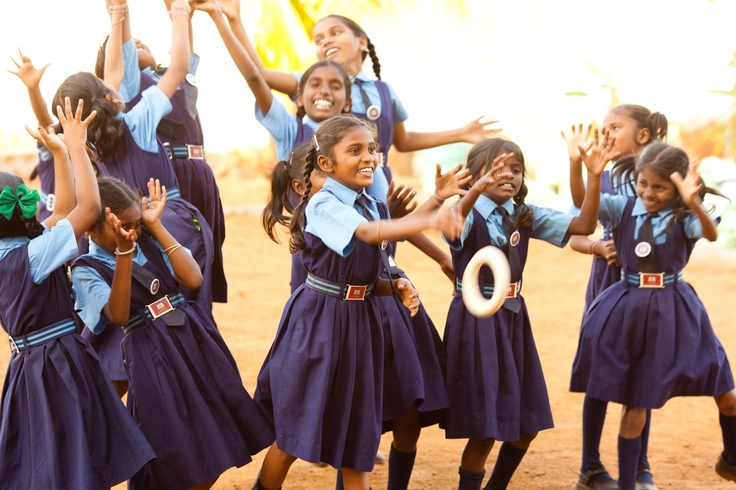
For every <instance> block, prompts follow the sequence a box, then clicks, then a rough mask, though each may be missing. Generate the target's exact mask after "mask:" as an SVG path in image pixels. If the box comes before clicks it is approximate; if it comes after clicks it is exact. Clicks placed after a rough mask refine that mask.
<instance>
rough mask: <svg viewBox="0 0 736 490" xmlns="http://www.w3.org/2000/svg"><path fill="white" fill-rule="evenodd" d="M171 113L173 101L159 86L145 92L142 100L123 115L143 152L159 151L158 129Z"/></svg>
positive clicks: (149, 88)
mask: <svg viewBox="0 0 736 490" xmlns="http://www.w3.org/2000/svg"><path fill="white" fill-rule="evenodd" d="M170 112H171V101H170V100H169V98H168V97H167V96H166V94H164V93H163V92H162V91H161V89H160V88H158V87H157V86H155V85H154V86H152V87H148V88H147V89H146V90H144V91H143V94H142V95H141V100H140V101H139V102H138V103H137V104H136V105H135V106H133V108H132V109H131V110H129V111H128V112H126V113H125V114H123V118H124V119H125V122H126V124H127V125H128V129H130V133H131V135H132V136H133V139H134V140H135V142H136V144H137V145H138V146H139V147H140V148H142V149H143V150H146V151H150V152H155V151H158V139H157V138H156V127H157V126H158V123H159V122H161V119H163V118H164V116H166V115H167V114H168V113H170Z"/></svg>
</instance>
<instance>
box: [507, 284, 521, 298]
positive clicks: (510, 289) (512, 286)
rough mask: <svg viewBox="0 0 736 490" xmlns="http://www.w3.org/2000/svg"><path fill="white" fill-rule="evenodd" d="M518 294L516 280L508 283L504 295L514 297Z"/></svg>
mask: <svg viewBox="0 0 736 490" xmlns="http://www.w3.org/2000/svg"><path fill="white" fill-rule="evenodd" d="M518 295H519V283H518V282H512V283H510V284H509V287H508V289H507V290H506V297H507V298H516V296H518Z"/></svg>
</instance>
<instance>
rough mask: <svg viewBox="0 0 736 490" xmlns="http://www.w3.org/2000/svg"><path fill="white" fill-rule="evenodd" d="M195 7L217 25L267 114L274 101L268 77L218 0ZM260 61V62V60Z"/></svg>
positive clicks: (236, 64)
mask: <svg viewBox="0 0 736 490" xmlns="http://www.w3.org/2000/svg"><path fill="white" fill-rule="evenodd" d="M195 7H196V9H197V10H203V11H205V12H207V13H208V14H209V15H210V17H211V18H212V20H213V22H214V23H215V26H216V27H217V32H218V33H219V34H220V37H221V38H222V41H223V42H224V43H225V47H226V48H227V51H228V53H230V57H231V58H232V59H233V61H234V62H235V66H237V67H238V70H239V71H240V74H241V75H243V78H244V79H245V81H246V83H247V84H248V87H249V88H250V90H251V91H252V92H253V96H254V97H255V99H256V104H258V107H259V108H260V109H261V112H262V113H263V115H264V116H265V115H267V114H268V111H270V110H271V103H272V102H273V94H272V93H271V87H269V86H268V83H267V82H266V79H265V78H264V77H263V74H262V73H261V71H260V70H259V68H258V66H257V64H256V62H255V61H254V59H253V58H252V57H251V56H250V54H249V53H248V52H247V50H246V49H245V48H244V47H243V45H242V44H241V43H240V41H239V40H238V39H237V38H236V37H235V34H234V32H233V30H232V29H231V28H230V27H228V25H227V23H226V22H225V19H224V18H223V12H222V9H221V8H220V5H219V4H218V2H217V0H207V1H204V2H201V3H198V4H195ZM256 56H257V54H256ZM258 62H259V63H260V60H259V61H258ZM292 78H293V77H292Z"/></svg>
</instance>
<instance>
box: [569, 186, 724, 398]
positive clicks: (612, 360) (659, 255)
mask: <svg viewBox="0 0 736 490" xmlns="http://www.w3.org/2000/svg"><path fill="white" fill-rule="evenodd" d="M601 198H602V199H601V209H600V215H601V217H603V218H605V219H608V220H610V222H611V224H612V226H613V239H614V243H615V245H616V250H617V253H618V258H619V262H620V263H621V268H622V277H621V280H619V281H618V282H617V283H615V284H613V285H612V286H611V287H609V288H608V289H606V290H605V291H604V292H602V293H601V294H600V295H599V296H598V297H597V298H596V300H595V301H594V302H593V304H592V305H591V306H590V308H589V309H588V311H587V312H586V315H585V317H584V319H583V328H582V330H581V337H580V341H579V345H578V351H577V354H576V356H575V362H574V364H573V371H572V379H571V382H570V390H571V391H575V392H585V393H587V395H588V396H592V397H594V398H598V399H600V400H608V401H612V402H616V403H620V404H622V405H626V406H633V407H644V408H660V407H661V406H663V405H664V404H665V402H666V401H667V400H668V399H670V398H672V397H674V396H717V395H722V394H723V393H726V392H727V391H730V390H732V389H733V388H734V382H733V376H732V374H731V367H730V365H729V362H728V359H727V357H726V353H725V351H724V350H723V346H722V345H721V343H720V342H719V341H718V338H717V337H716V336H715V333H714V332H713V328H712V326H711V323H710V320H709V318H708V314H707V312H706V311H705V307H704V306H703V303H702V302H701V301H700V299H699V298H698V296H697V294H696V293H695V291H694V290H693V288H692V287H691V286H690V285H689V284H688V283H687V282H685V281H684V280H683V279H682V269H683V268H684V267H685V265H686V264H687V262H688V260H689V258H690V254H691V253H692V250H693V247H694V246H695V242H696V241H697V240H698V239H699V238H700V237H701V236H702V228H701V226H700V221H699V220H698V218H697V217H695V216H690V217H688V218H686V219H684V220H682V221H680V222H678V223H669V222H670V219H671V216H667V213H668V212H670V211H671V209H665V210H662V211H661V212H660V213H659V216H658V217H657V218H654V220H653V221H654V222H653V224H654V237H655V240H654V241H655V243H654V245H653V247H652V251H651V252H650V253H652V254H654V256H655V257H656V260H657V263H658V265H659V267H660V269H661V270H660V271H659V272H662V273H664V276H663V277H661V278H660V279H657V278H656V277H654V278H653V281H655V282H656V281H659V280H661V282H662V285H663V286H664V287H661V288H660V287H656V288H652V287H639V282H638V281H639V275H638V274H639V272H640V270H641V263H640V260H641V259H640V258H639V257H638V256H637V255H636V252H635V249H636V248H637V244H638V233H639V229H640V227H641V224H642V223H643V221H644V217H645V215H646V214H647V213H646V210H645V209H644V205H643V203H642V202H641V200H640V199H639V198H627V197H624V196H601ZM668 224H670V225H671V226H670V228H669V230H668V229H667V226H668ZM640 250H641V249H640ZM640 253H641V252H640ZM645 279H646V276H645ZM647 283H649V282H647ZM647 283H645V284H647ZM650 284H651V283H650Z"/></svg>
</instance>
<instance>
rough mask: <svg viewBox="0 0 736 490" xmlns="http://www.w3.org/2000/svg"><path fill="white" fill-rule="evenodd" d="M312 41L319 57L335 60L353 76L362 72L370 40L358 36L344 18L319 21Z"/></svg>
mask: <svg viewBox="0 0 736 490" xmlns="http://www.w3.org/2000/svg"><path fill="white" fill-rule="evenodd" d="M312 42H313V43H314V49H315V52H316V54H317V59H319V60H324V59H329V60H332V61H335V62H337V63H339V64H341V65H342V66H344V67H345V69H346V70H347V72H348V74H349V75H351V76H354V75H357V74H358V73H359V72H360V69H361V67H362V66H363V58H364V53H365V52H366V48H367V46H368V40H367V39H366V38H365V37H361V36H357V35H356V34H355V33H354V32H353V31H352V30H351V29H350V28H349V27H348V26H347V25H346V24H345V22H344V21H343V20H342V19H340V18H338V17H327V18H325V19H322V20H321V21H319V22H317V24H315V26H314V31H313V40H312Z"/></svg>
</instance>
